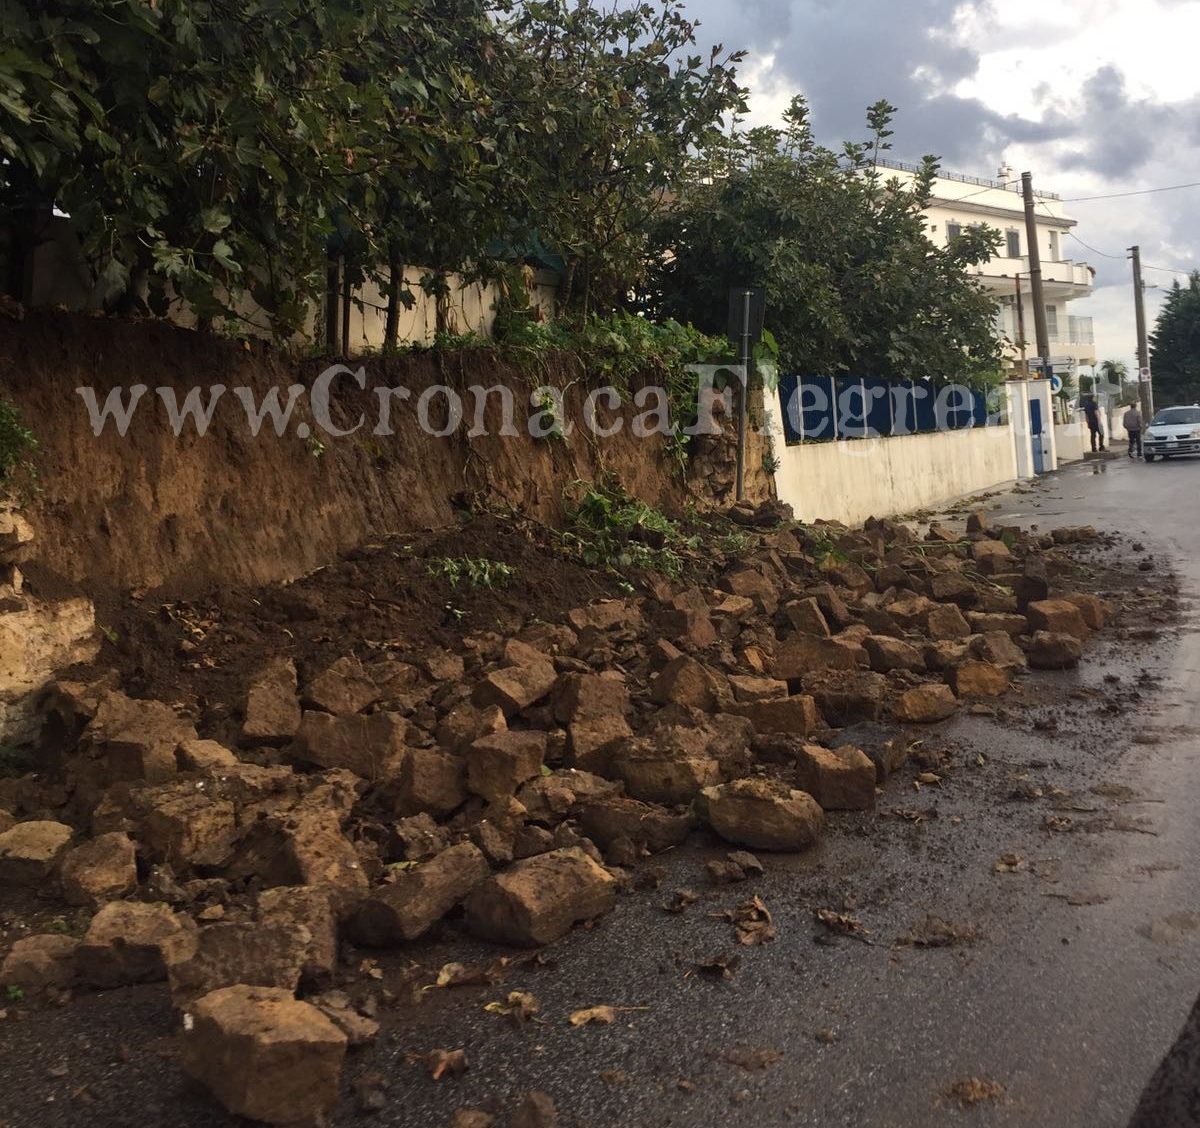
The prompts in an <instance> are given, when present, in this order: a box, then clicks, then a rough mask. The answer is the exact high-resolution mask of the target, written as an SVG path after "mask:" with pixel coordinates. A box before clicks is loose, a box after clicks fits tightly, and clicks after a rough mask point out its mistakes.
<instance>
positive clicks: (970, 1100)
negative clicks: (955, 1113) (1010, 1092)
mask: <svg viewBox="0 0 1200 1128" xmlns="http://www.w3.org/2000/svg"><path fill="white" fill-rule="evenodd" d="M942 1095H943V1096H945V1097H948V1098H949V1099H950V1100H952V1101H957V1102H958V1106H959V1108H972V1107H974V1106H975V1105H977V1104H982V1103H983V1102H984V1101H998V1100H999V1099H1000V1098H1001V1097H1002V1096H1004V1086H1003V1085H1001V1084H1000V1083H999V1082H997V1081H983V1080H981V1079H980V1078H978V1077H968V1078H966V1079H965V1080H963V1081H955V1082H954V1084H953V1085H948V1086H947V1087H946V1088H945V1089H944V1090H943V1092H942Z"/></svg>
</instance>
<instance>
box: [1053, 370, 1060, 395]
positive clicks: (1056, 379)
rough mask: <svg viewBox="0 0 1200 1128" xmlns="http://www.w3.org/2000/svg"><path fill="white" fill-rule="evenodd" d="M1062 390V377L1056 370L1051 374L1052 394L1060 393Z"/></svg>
mask: <svg viewBox="0 0 1200 1128" xmlns="http://www.w3.org/2000/svg"><path fill="white" fill-rule="evenodd" d="M1061 391H1062V377H1061V376H1060V375H1059V374H1058V373H1057V372H1054V373H1052V374H1051V376H1050V392H1051V394H1052V395H1058V393H1059V392H1061Z"/></svg>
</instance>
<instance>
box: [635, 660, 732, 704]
mask: <svg viewBox="0 0 1200 1128" xmlns="http://www.w3.org/2000/svg"><path fill="white" fill-rule="evenodd" d="M650 695H651V697H652V699H653V700H654V701H656V702H658V703H659V704H660V705H670V704H675V705H684V706H687V707H689V708H692V709H700V710H702V711H703V712H706V713H711V712H713V711H714V710H715V709H719V708H720V707H721V706H722V705H723V704H726V703H728V702H729V701H731V700H732V698H733V693H732V691H731V690H730V688H729V683H728V681H727V680H726V679H725V677H724V675H722V674H719V673H718V672H717V671H716V670H713V669H710V668H709V667H708V666H705V665H704V664H703V663H702V662H697V661H696V659H695V658H690V657H688V656H687V655H684V656H682V657H680V658H675V659H673V660H672V661H670V662H668V663H667V664H666V665H665V666H664V667H663V668H662V669H661V670H660V671H659V673H658V675H657V676H656V677H655V678H654V681H653V682H652V683H651V685H650Z"/></svg>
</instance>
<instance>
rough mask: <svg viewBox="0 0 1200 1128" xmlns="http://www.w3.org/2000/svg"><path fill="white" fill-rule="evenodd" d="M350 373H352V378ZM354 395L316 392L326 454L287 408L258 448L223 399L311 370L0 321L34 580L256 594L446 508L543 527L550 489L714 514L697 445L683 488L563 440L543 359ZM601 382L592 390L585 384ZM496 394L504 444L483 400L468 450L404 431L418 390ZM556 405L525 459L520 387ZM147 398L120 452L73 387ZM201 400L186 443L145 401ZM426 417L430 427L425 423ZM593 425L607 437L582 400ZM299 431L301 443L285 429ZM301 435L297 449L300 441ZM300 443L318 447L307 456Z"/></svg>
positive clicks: (647, 457)
mask: <svg viewBox="0 0 1200 1128" xmlns="http://www.w3.org/2000/svg"><path fill="white" fill-rule="evenodd" d="M357 363H358V362H356V364H357ZM364 363H365V366H366V383H367V388H366V390H365V391H360V390H359V389H358V388H356V387H355V385H354V383H353V382H352V381H351V380H350V379H347V378H344V377H343V378H339V379H338V380H337V381H336V382H335V383H334V384H333V388H332V393H333V395H332V403H331V410H330V415H331V416H332V420H333V421H334V422H335V423H336V424H337V426H338V427H339V428H342V429H350V428H352V427H353V426H354V424H355V422H356V421H357V420H358V418H359V417H360V416H362V417H364V418H365V420H366V422H365V425H363V426H362V427H361V428H359V429H358V430H356V431H355V432H354V433H353V434H349V435H346V436H344V437H341V438H334V437H331V436H329V435H328V434H326V433H325V432H324V431H322V430H320V429H318V428H316V427H314V426H313V415H312V412H311V410H310V407H311V404H310V403H309V400H308V396H307V395H304V396H302V397H301V398H300V399H299V400H298V402H297V405H296V408H295V412H294V414H293V415H292V417H291V419H290V420H289V421H288V423H287V426H286V428H285V433H284V434H283V435H282V436H277V435H276V434H275V432H274V430H273V429H272V427H271V426H270V425H269V424H267V425H265V426H264V427H263V428H262V430H261V431H260V433H259V435H258V437H253V436H252V435H251V433H250V429H249V427H248V425H247V412H246V408H245V406H244V404H243V402H242V400H241V399H239V398H238V395H237V393H236V391H235V390H236V389H240V388H242V389H248V395H249V397H250V398H251V399H252V400H253V403H254V404H256V405H258V404H261V403H262V402H263V398H264V396H265V395H266V393H267V392H268V390H269V389H271V388H278V389H279V395H280V397H281V401H282V402H285V403H286V400H287V389H288V388H289V386H291V385H295V384H301V385H304V387H305V388H306V389H311V388H312V386H313V382H314V380H315V379H316V378H317V377H318V376H319V374H320V373H321V372H322V371H324V370H325V369H326V367H327V366H328V362H327V361H324V360H319V359H297V358H294V357H290V356H286V355H284V354H280V353H277V352H275V351H272V350H269V349H266V348H264V347H263V346H262V345H260V344H256V343H252V342H241V341H234V340H223V339H221V338H217V337H212V336H208V335H203V334H199V333H195V332H192V331H189V330H184V329H179V328H175V327H173V326H170V325H166V324H162V323H160V322H150V321H147V322H141V323H138V322H132V323H131V322H121V321H114V320H108V319H103V318H89V317H84V316H78V315H71V314H65V313H30V314H28V315H27V316H26V317H25V319H24V320H22V321H13V320H8V319H0V371H2V372H3V373H4V375H3V376H2V377H0V396H3V397H4V398H7V399H11V400H12V401H13V402H14V403H15V404H16V406H17V407H18V409H19V410H20V412H21V414H22V417H23V419H24V420H25V421H26V423H27V424H28V425H29V426H30V427H32V429H33V430H34V432H35V434H36V435H37V438H38V442H39V450H38V454H37V464H38V469H39V472H40V484H41V493H40V496H39V497H38V498H37V500H36V501H35V502H34V503H33V504H32V506H31V507H30V509H29V512H28V516H29V518H30V520H31V521H32V522H33V524H34V525H35V527H36V528H37V530H38V532H39V537H40V540H39V558H40V560H41V562H42V563H43V564H47V565H50V566H51V567H52V568H53V570H54V571H55V572H57V573H59V574H61V575H62V576H64V577H65V578H67V579H69V580H71V581H73V582H74V583H76V584H79V585H81V586H82V587H83V588H84V589H85V590H87V591H89V592H102V591H105V590H111V589H114V588H118V589H122V588H155V587H159V586H167V587H170V588H172V589H175V590H196V589H198V588H200V587H202V586H204V585H205V584H207V583H209V582H212V581H219V582H230V581H232V582H250V583H261V582H269V581H271V580H277V579H287V578H291V577H295V576H298V575H302V574H304V573H306V572H308V571H310V570H312V569H313V568H315V567H318V566H319V565H321V564H323V563H326V562H328V561H330V560H333V559H334V558H336V557H337V556H338V554H339V553H341V552H343V551H344V550H346V549H348V548H350V547H352V546H354V545H357V544H360V543H362V542H363V541H365V540H368V539H371V538H373V537H377V536H380V535H382V534H386V533H391V532H401V531H409V530H420V529H429V528H438V527H442V526H446V525H449V524H451V523H452V522H453V517H454V508H455V499H456V498H459V499H460V500H461V498H462V496H463V495H464V494H465V495H467V496H472V495H473V496H475V497H481V498H482V499H483V500H486V501H488V502H489V503H491V504H497V503H499V504H508V505H511V506H513V507H514V508H516V509H518V510H520V511H522V512H524V513H526V514H528V515H530V516H532V517H535V518H537V519H539V520H542V521H546V522H550V523H553V522H555V521H556V520H557V519H559V518H560V517H561V515H562V512H563V506H564V501H563V493H564V488H566V487H568V486H569V485H570V484H571V483H572V482H573V481H575V480H576V479H583V480H586V481H592V480H595V479H596V478H598V477H600V476H602V475H604V474H611V475H613V476H614V477H615V478H616V479H617V480H619V481H620V482H621V483H622V485H623V486H624V487H625V488H626V489H627V490H628V491H629V492H630V493H632V494H634V495H636V496H637V497H639V498H641V499H642V500H644V501H647V502H649V503H650V504H653V505H656V506H658V507H660V508H663V509H666V510H668V511H670V510H678V509H680V508H681V507H682V506H683V504H684V502H685V500H686V499H687V498H688V497H691V496H693V495H694V496H695V500H697V501H698V502H699V503H700V504H704V502H705V501H706V500H721V501H724V500H727V499H728V494H729V490H730V488H731V486H732V452H731V450H730V444H731V442H732V435H730V436H729V441H728V442H726V441H717V440H707V441H708V443H709V444H710V445H709V446H708V447H707V448H704V449H700V450H698V451H696V452H695V456H694V458H693V466H692V482H691V483H689V484H687V485H686V486H685V484H684V483H683V482H682V481H681V480H680V478H679V476H678V475H677V474H676V473H675V471H674V464H673V462H672V460H671V459H670V458H669V456H668V454H667V452H666V451H665V449H664V444H663V442H662V439H661V437H659V436H652V437H649V438H637V437H635V436H634V435H633V434H632V433H631V428H630V426H629V423H630V421H631V420H632V418H633V416H634V415H635V414H636V413H637V411H638V410H640V409H627V410H626V411H625V412H624V419H625V425H624V426H623V427H622V428H621V430H620V431H619V432H618V433H616V434H614V435H612V436H610V437H608V438H598V437H596V436H594V435H592V434H590V433H588V432H587V431H586V430H584V429H583V428H582V425H581V424H582V419H583V401H584V398H585V397H586V394H587V390H588V387H587V383H588V382H587V380H586V377H585V374H584V373H583V372H582V371H581V370H580V366H579V364H578V363H577V362H576V361H574V360H573V359H572V358H569V357H554V358H543V359H542V360H540V361H539V371H538V373H537V376H536V378H535V377H532V376H531V375H529V374H527V373H526V372H523V371H522V370H520V369H519V368H517V367H515V366H514V365H513V364H511V363H508V362H507V361H505V360H504V359H502V358H501V357H500V356H498V355H497V354H496V353H495V352H494V351H492V350H490V349H473V350H465V351H461V352H456V353H447V352H438V351H427V352H420V353H412V354H406V355H402V356H397V357H388V358H373V359H367V360H366V361H365V362H364ZM597 382H598V383H603V381H597ZM497 383H502V384H505V385H506V386H508V387H509V388H511V389H512V390H513V392H514V399H515V400H516V401H517V413H516V422H517V428H516V429H517V431H518V433H517V434H516V435H513V436H501V435H500V434H499V431H500V429H501V424H502V422H503V419H502V416H501V412H500V403H499V396H498V395H491V396H489V397H488V398H487V409H486V413H485V417H484V425H485V429H486V431H487V433H486V434H484V435H481V436H479V437H477V438H474V439H472V438H469V437H468V431H469V430H470V429H471V425H472V422H473V415H474V409H473V403H474V398H473V397H471V396H464V397H463V398H464V408H465V411H466V418H464V420H463V421H462V423H461V425H460V426H458V427H457V428H456V429H454V430H453V432H452V433H450V434H449V435H448V436H447V437H444V438H438V437H435V436H432V435H429V434H426V433H424V432H423V431H422V430H421V428H420V426H418V422H417V420H418V415H417V410H418V409H417V400H418V398H419V396H420V393H421V391H422V390H423V389H425V388H428V387H430V386H433V385H445V386H448V387H451V388H456V389H466V388H468V387H470V386H472V385H481V386H482V387H484V388H488V387H491V386H492V385H495V384H497ZM541 383H545V384H553V385H556V386H560V387H566V388H567V392H566V397H565V401H566V414H567V417H568V419H570V420H572V421H575V423H576V429H575V431H574V433H573V434H572V435H571V436H570V438H569V439H567V440H566V441H563V440H536V439H533V438H531V437H530V436H529V434H528V431H527V429H526V428H525V427H524V426H523V422H524V419H525V416H526V415H527V414H528V410H529V409H528V408H527V407H525V408H524V409H523V408H522V404H527V403H528V396H529V392H530V391H531V390H532V389H533V388H534V387H535V386H536V385H538V384H541ZM138 384H142V385H146V386H147V389H148V390H147V391H146V392H145V393H144V395H143V397H142V398H141V400H140V401H139V403H138V406H137V409H136V411H135V412H134V413H133V416H132V419H131V422H130V424H129V427H128V430H127V431H126V434H125V435H124V437H121V436H120V435H119V434H117V431H116V428H115V425H114V423H113V422H112V421H111V420H110V421H109V423H108V425H107V427H106V428H105V430H104V432H103V434H101V435H100V436H99V437H97V436H96V435H95V434H94V433H93V429H92V425H91V420H90V416H89V412H88V410H87V406H86V404H85V400H84V398H83V397H82V396H81V395H79V394H78V393H77V392H76V389H77V388H91V389H93V391H94V394H95V397H96V401H97V402H98V403H100V404H103V403H104V402H105V400H106V397H107V396H108V394H109V392H110V391H111V390H112V389H114V388H121V389H125V390H126V392H125V395H126V397H127V396H128V389H130V388H132V387H133V386H134V385H138ZM218 384H221V385H224V386H225V388H226V389H227V391H226V392H225V394H224V395H223V397H222V398H221V399H220V400H219V401H218V403H217V406H216V410H215V413H214V417H213V420H212V424H211V426H210V427H209V429H208V431H207V433H206V434H205V436H204V437H199V436H198V435H197V434H196V430H195V426H194V422H193V421H189V423H188V425H187V427H186V428H185V429H184V431H183V433H182V434H181V435H180V436H179V437H176V435H175V434H174V433H173V429H172V427H171V425H170V418H169V415H168V412H167V409H166V407H165V406H164V402H163V400H162V398H161V397H160V396H159V395H158V394H156V391H155V390H156V389H158V388H168V389H174V391H175V393H176V397H177V402H179V403H180V404H182V403H183V401H184V399H185V397H186V395H187V393H188V391H189V390H190V389H192V388H195V387H199V388H200V389H201V391H202V402H203V403H204V404H207V403H208V402H209V397H210V395H211V391H212V388H213V387H214V386H215V385H218ZM385 387H391V388H404V389H408V390H409V392H410V395H409V396H408V398H407V399H400V398H396V397H392V399H391V427H392V430H393V431H394V434H392V435H375V434H374V433H373V430H374V428H375V425H376V423H377V422H378V420H379V415H380V396H379V394H378V389H380V388H385ZM445 403H446V401H445V398H444V397H443V396H441V395H438V396H436V397H434V398H433V400H432V401H430V403H429V404H428V414H429V416H430V418H431V420H432V421H433V422H434V423H435V425H436V424H437V423H439V422H442V423H444V422H445V421H446V414H445V411H446V407H445ZM439 412H440V413H441V414H440V415H439ZM598 416H599V418H600V419H601V421H602V422H605V423H609V422H611V421H613V420H614V419H615V417H614V416H611V415H610V414H609V413H607V411H606V409H605V408H604V406H603V401H601V406H600V409H599V411H598ZM302 424H303V425H304V427H302V426H301V425H302ZM305 427H307V428H311V430H312V436H313V437H312V438H306V437H305ZM314 439H319V440H320V444H322V446H323V449H322V446H318V445H317V444H316V443H315V442H314ZM747 469H748V477H747V491H748V494H749V496H750V497H752V498H762V497H766V496H767V495H768V493H769V489H770V478H769V476H768V475H767V474H766V473H765V472H764V471H763V470H762V449H761V440H760V438H759V437H758V436H757V435H752V441H751V448H750V452H749V455H748V459H747Z"/></svg>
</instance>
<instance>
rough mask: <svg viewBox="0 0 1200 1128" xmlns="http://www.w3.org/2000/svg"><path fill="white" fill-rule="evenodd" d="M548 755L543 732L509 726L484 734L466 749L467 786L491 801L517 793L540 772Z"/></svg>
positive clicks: (474, 792)
mask: <svg viewBox="0 0 1200 1128" xmlns="http://www.w3.org/2000/svg"><path fill="white" fill-rule="evenodd" d="M545 756H546V734H545V733H544V732H538V731H532V732H513V731H511V730H508V731H505V732H498V733H495V734H494V735H492V736H484V737H481V738H480V739H479V740H477V741H475V743H474V744H472V745H471V747H470V748H469V749H468V750H467V787H468V789H469V790H470V791H471V792H472V793H473V794H475V795H480V796H482V797H483V798H484V799H487V800H489V801H492V800H496V799H503V798H504V797H506V796H509V795H515V794H516V793H517V790H518V789H519V788H520V786H521V784H523V783H525V782H526V780H530V779H534V778H536V777H537V776H538V775H539V774H540V773H541V770H542V762H543V760H544V759H545Z"/></svg>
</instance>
